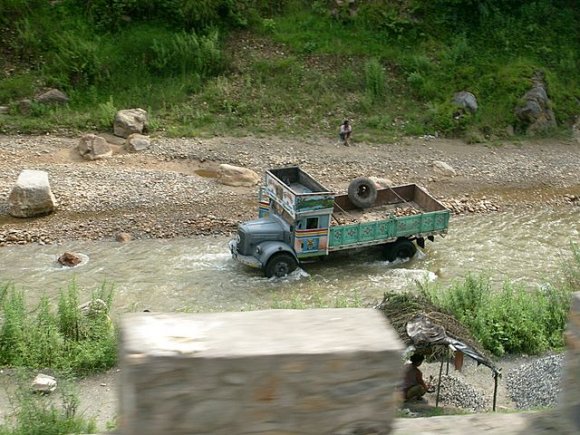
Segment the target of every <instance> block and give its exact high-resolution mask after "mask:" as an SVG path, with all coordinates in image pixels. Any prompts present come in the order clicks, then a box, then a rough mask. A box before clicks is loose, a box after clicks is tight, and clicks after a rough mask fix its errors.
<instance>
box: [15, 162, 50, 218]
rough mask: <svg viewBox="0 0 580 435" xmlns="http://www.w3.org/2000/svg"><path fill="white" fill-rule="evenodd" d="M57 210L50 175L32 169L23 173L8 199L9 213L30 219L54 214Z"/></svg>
mask: <svg viewBox="0 0 580 435" xmlns="http://www.w3.org/2000/svg"><path fill="white" fill-rule="evenodd" d="M55 208H56V200H55V198H54V195H53V194H52V191H51V190H50V184H49V182H48V173H47V172H45V171H35V170H30V169H25V170H24V171H22V172H21V173H20V175H19V176H18V180H17V181H16V185H15V186H14V187H13V188H12V191H11V192H10V195H9V197H8V213H9V214H10V215H11V216H14V217H19V218H28V217H34V216H41V215H45V214H49V213H52V212H53V211H54V209H55Z"/></svg>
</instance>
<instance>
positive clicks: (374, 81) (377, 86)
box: [365, 59, 386, 100]
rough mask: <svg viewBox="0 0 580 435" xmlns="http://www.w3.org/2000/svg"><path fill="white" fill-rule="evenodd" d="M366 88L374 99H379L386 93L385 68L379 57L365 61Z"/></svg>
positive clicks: (368, 94)
mask: <svg viewBox="0 0 580 435" xmlns="http://www.w3.org/2000/svg"><path fill="white" fill-rule="evenodd" d="M365 88H366V93H367V96H369V97H370V98H371V99H372V100H379V99H381V98H383V97H384V96H385V95H386V77H385V70H384V69H383V66H382V65H381V63H380V62H379V61H378V59H371V60H369V61H367V62H366V63H365Z"/></svg>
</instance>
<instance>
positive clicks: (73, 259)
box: [57, 252, 83, 267]
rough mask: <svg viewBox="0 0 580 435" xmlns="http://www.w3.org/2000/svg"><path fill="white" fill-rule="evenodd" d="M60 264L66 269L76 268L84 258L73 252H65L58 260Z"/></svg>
mask: <svg viewBox="0 0 580 435" xmlns="http://www.w3.org/2000/svg"><path fill="white" fill-rule="evenodd" d="M57 261H58V262H59V263H60V264H62V265H63V266H66V267H74V266H77V265H79V264H81V262H82V261H83V260H82V258H81V257H80V256H79V255H78V254H75V253H73V252H65V253H64V254H62V255H61V256H60V257H58V260H57Z"/></svg>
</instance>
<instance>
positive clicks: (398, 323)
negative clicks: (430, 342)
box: [377, 293, 488, 357]
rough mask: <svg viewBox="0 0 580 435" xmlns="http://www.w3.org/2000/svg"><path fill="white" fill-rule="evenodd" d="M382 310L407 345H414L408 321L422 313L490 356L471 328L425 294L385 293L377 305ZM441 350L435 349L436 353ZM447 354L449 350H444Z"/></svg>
mask: <svg viewBox="0 0 580 435" xmlns="http://www.w3.org/2000/svg"><path fill="white" fill-rule="evenodd" d="M377 309H379V310H381V311H382V312H383V313H384V314H385V316H386V317H387V319H388V320H389V322H390V323H391V325H392V326H393V328H394V329H395V330H396V331H397V334H398V335H399V337H400V338H401V340H402V341H403V342H404V343H405V344H406V345H407V346H410V345H412V344H413V343H412V341H411V338H410V337H409V335H408V334H407V329H406V327H407V323H408V322H409V321H411V320H412V319H414V318H416V317H417V316H418V315H420V314H422V315H424V316H425V317H426V318H428V319H429V320H430V321H431V322H433V323H435V324H437V325H440V326H442V327H443V328H445V332H446V334H447V335H448V336H449V337H452V338H455V339H457V340H459V341H462V342H463V343H465V344H467V345H468V346H470V347H471V348H473V349H474V350H475V351H477V352H478V353H480V354H481V355H482V356H485V357H488V355H487V354H486V352H485V350H484V349H483V347H482V346H481V344H479V343H478V341H477V340H476V339H475V338H474V337H473V335H471V333H470V332H469V330H468V329H467V328H466V327H465V326H463V324H461V322H459V321H458V320H457V319H456V318H455V317H454V316H453V315H452V314H449V313H446V312H444V311H442V310H441V309H440V308H437V307H435V306H434V305H433V304H431V303H430V302H429V301H427V300H426V299H425V298H424V297H423V296H421V295H417V294H412V293H385V295H384V298H383V301H382V302H381V303H380V304H379V305H378V306H377ZM441 351H442V350H439V352H441ZM439 352H437V351H435V352H434V353H435V354H438V353H439ZM444 352H445V354H446V352H447V350H444Z"/></svg>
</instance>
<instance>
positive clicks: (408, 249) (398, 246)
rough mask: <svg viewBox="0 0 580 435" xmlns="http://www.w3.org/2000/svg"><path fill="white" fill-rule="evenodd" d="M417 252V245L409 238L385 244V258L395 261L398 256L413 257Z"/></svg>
mask: <svg viewBox="0 0 580 435" xmlns="http://www.w3.org/2000/svg"><path fill="white" fill-rule="evenodd" d="M416 252H417V247H416V246H415V244H414V243H413V242H411V241H410V240H408V239H401V240H397V241H396V242H393V243H387V245H385V258H386V259H387V261H395V260H396V259H397V258H411V257H413V255H415V253H416Z"/></svg>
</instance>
